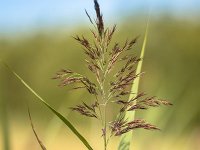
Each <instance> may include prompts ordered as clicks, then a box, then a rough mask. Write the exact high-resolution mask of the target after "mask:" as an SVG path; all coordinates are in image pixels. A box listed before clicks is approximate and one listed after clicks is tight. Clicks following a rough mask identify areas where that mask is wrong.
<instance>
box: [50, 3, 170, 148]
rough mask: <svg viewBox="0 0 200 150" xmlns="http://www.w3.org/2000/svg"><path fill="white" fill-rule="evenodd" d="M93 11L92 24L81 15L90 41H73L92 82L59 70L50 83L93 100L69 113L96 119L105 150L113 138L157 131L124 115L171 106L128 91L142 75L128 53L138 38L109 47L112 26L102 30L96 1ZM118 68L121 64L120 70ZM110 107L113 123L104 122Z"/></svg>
mask: <svg viewBox="0 0 200 150" xmlns="http://www.w3.org/2000/svg"><path fill="white" fill-rule="evenodd" d="M94 8H95V11H96V19H95V20H92V19H91V17H90V15H89V13H88V12H87V11H85V12H86V15H87V16H88V18H89V21H90V23H91V24H92V25H93V27H94V29H91V30H90V32H91V34H92V35H93V40H91V41H89V40H88V39H87V38H86V37H85V36H78V35H77V36H75V37H74V39H75V40H76V41H77V42H78V43H79V44H80V45H81V46H82V48H83V51H84V53H85V55H86V59H85V62H86V65H87V68H88V70H89V71H90V72H91V73H92V74H93V76H94V77H95V80H92V79H90V78H89V77H86V76H85V75H82V74H80V73H77V72H74V71H72V70H71V69H62V70H60V71H59V72H57V74H56V76H55V77H54V78H53V79H58V80H60V84H59V86H61V87H64V86H67V85H71V84H74V85H76V86H75V87H74V88H73V89H74V90H78V89H86V90H87V92H88V93H89V94H90V95H92V96H93V97H94V101H93V103H90V104H88V103H87V102H83V103H82V104H79V105H76V106H75V107H72V108H71V109H72V110H73V111H76V112H78V113H79V114H81V115H82V116H85V117H90V118H94V119H97V120H98V121H99V122H100V123H101V124H102V128H101V130H102V138H103V141H104V149H105V150H106V149H107V147H108V143H109V141H110V139H111V138H112V137H113V136H122V135H124V134H125V133H128V132H131V131H133V130H135V129H138V128H143V129H147V130H159V128H158V127H156V126H155V125H152V124H150V123H148V122H146V121H145V120H144V119H133V120H130V119H129V118H127V117H125V116H126V115H125V114H127V113H133V112H134V111H136V110H146V109H148V108H149V107H158V106H160V105H166V106H169V105H172V104H171V103H170V102H168V101H166V100H163V99H159V98H157V97H155V96H150V97H149V96H147V95H146V94H145V93H144V92H139V93H133V91H134V89H131V86H133V84H135V81H136V79H138V78H140V76H141V75H142V74H143V72H137V71H136V70H137V65H138V63H139V62H141V61H142V58H140V57H137V56H136V55H134V54H133V53H132V49H133V47H134V45H135V43H136V42H137V39H138V38H137V37H136V38H133V39H132V40H126V41H125V43H124V44H123V45H120V44H119V43H118V42H114V43H115V44H114V46H112V44H111V43H112V39H113V35H114V33H115V31H116V25H114V26H113V27H111V28H106V27H105V25H104V20H103V15H102V13H101V10H100V6H99V3H98V1H97V0H94ZM130 51H131V52H130ZM118 64H121V65H120V67H119V65H118ZM116 70H117V71H116ZM109 77H112V78H109ZM137 84H139V83H137ZM134 86H135V85H134ZM136 86H138V85H136ZM128 95H130V98H129V99H128V98H127V96H128ZM136 102H137V103H136ZM110 104H111V105H113V107H116V105H119V107H120V109H119V111H118V114H116V119H115V120H108V119H107V115H108V111H109V110H108V105H110ZM121 143H122V144H121V145H120V147H124V148H123V149H127V148H126V147H129V146H127V145H125V146H124V144H125V143H123V140H122V142H121ZM119 149H121V148H119Z"/></svg>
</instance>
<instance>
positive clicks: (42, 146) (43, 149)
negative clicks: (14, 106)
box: [28, 107, 47, 150]
mask: <svg viewBox="0 0 200 150" xmlns="http://www.w3.org/2000/svg"><path fill="white" fill-rule="evenodd" d="M28 116H29V119H30V123H31V128H32V130H33V133H34V135H35V137H36V139H37V141H38V143H39V144H40V147H41V148H42V150H47V149H46V147H45V146H44V144H43V143H42V141H41V140H40V139H39V137H38V135H37V133H36V131H35V128H34V125H33V121H32V118H31V113H30V110H29V107H28Z"/></svg>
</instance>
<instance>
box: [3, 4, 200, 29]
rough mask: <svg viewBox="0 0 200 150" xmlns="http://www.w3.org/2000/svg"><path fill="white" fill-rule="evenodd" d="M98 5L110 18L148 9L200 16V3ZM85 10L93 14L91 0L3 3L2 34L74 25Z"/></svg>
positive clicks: (184, 15)
mask: <svg viewBox="0 0 200 150" xmlns="http://www.w3.org/2000/svg"><path fill="white" fill-rule="evenodd" d="M99 3H100V4H101V7H102V11H103V12H104V15H105V16H106V17H107V18H109V19H112V18H113V19H116V17H118V18H120V16H122V15H133V14H134V13H138V12H144V11H145V10H146V11H147V10H148V8H149V7H152V10H153V13H155V14H162V12H168V13H170V14H171V15H174V16H177V17H183V18H184V17H192V16H194V15H199V14H200V11H199V10H200V0H99ZM85 8H86V9H87V10H88V12H90V14H92V15H93V14H94V10H93V2H92V0H0V31H15V30H23V29H31V28H32V27H41V26H54V25H59V24H71V25H73V24H74V23H77V21H79V22H80V21H81V20H83V21H84V20H85V18H86V17H85V14H84V13H83V12H84V9H85ZM92 15H91V16H92ZM199 16H200V15H199Z"/></svg>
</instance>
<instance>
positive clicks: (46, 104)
mask: <svg viewBox="0 0 200 150" xmlns="http://www.w3.org/2000/svg"><path fill="white" fill-rule="evenodd" d="M0 62H1V63H2V64H3V65H4V66H5V67H6V68H7V69H8V70H9V71H10V72H11V73H12V74H13V75H14V76H15V77H16V78H17V79H18V80H19V81H20V82H21V83H22V84H23V85H24V86H25V87H26V88H27V89H28V90H29V91H30V92H31V93H32V94H34V95H35V96H36V97H37V98H38V100H39V101H40V102H42V103H43V104H44V105H45V106H46V107H47V108H49V109H50V110H51V111H52V112H53V113H54V114H55V115H56V116H57V117H58V118H59V119H60V120H62V121H63V123H64V124H65V125H67V126H68V127H69V129H70V130H71V131H72V132H73V133H74V134H75V135H76V136H77V137H78V138H79V139H80V140H81V141H82V142H83V144H84V145H85V146H86V147H87V148H88V149H89V150H93V149H92V147H91V146H90V144H89V143H88V142H87V140H86V139H85V138H84V137H83V136H82V135H81V134H80V133H79V132H78V131H77V129H76V128H75V127H74V126H73V125H72V124H71V122H70V121H69V120H67V119H66V118H65V117H64V116H63V115H62V114H60V113H59V112H57V111H56V110H55V109H54V108H52V107H51V106H50V105H49V104H48V103H47V102H46V101H45V100H44V99H43V98H42V97H41V96H40V95H39V94H37V93H36V92H35V91H34V90H33V89H32V88H31V87H30V86H29V85H28V84H27V83H26V82H25V81H24V80H23V79H22V78H21V77H20V76H19V75H18V74H17V73H16V72H14V71H13V70H12V69H11V68H10V67H9V66H8V65H7V64H6V63H5V62H3V61H2V60H0Z"/></svg>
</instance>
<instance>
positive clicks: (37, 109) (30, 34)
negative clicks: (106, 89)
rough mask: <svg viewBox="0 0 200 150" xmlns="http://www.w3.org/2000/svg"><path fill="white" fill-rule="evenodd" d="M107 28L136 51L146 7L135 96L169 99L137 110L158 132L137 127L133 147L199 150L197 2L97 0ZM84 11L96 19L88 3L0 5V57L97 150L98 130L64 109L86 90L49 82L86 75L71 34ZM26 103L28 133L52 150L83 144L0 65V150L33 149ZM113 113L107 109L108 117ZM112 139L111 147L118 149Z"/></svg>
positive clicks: (81, 30)
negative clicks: (68, 72) (67, 74)
mask: <svg viewBox="0 0 200 150" xmlns="http://www.w3.org/2000/svg"><path fill="white" fill-rule="evenodd" d="M99 3H100V5H101V8H102V11H103V14H104V19H105V23H106V25H107V26H111V25H113V24H117V31H116V34H115V38H114V40H117V41H119V42H120V43H122V42H124V41H125V40H126V39H127V38H129V39H130V38H132V37H136V36H140V38H139V41H138V43H137V44H136V46H135V47H134V49H133V53H136V54H139V53H140V50H141V47H142V41H143V37H144V32H145V27H146V22H147V18H148V13H149V10H151V16H150V26H149V36H148V41H147V47H146V53H145V58H144V66H143V71H145V72H146V74H145V75H144V77H143V78H142V80H141V84H140V91H145V92H146V93H148V94H149V95H156V96H158V97H160V98H164V99H168V100H170V101H171V102H173V104H174V106H173V107H171V108H166V107H163V108H157V109H150V110H147V111H138V112H137V118H145V119H146V120H147V121H148V122H151V123H153V124H156V125H157V126H158V127H160V128H161V129H162V130H161V132H151V131H143V130H136V131H135V132H134V137H133V141H132V149H134V150H146V149H148V150H169V149H170V150H200V144H199V143H200V103H199V100H200V86H199V84H200V78H199V77H200V69H199V65H200V1H199V0H162V1H161V0H149V1H148V0H127V1H124V0H109V1H107V0H99ZM84 9H87V11H88V12H89V14H90V15H91V17H92V18H95V12H94V9H93V2H92V0H85V1H84V2H83V1H82V0H73V1H66V0H59V1H54V0H43V1H39V0H30V1H26V0H17V1H15V0H7V1H6V0H1V1H0V58H1V59H3V60H4V61H6V62H7V63H8V64H9V65H10V66H11V67H12V68H13V69H14V70H15V71H16V72H17V73H18V74H19V75H20V76H21V77H22V78H23V79H24V80H25V81H26V82H27V83H28V84H29V85H30V86H31V87H32V88H33V89H34V90H36V92H38V93H39V94H40V95H41V96H42V97H43V98H44V99H45V100H46V101H47V102H48V103H50V104H51V105H52V106H53V107H54V108H55V109H56V110H58V111H59V112H61V113H62V114H63V115H64V116H66V117H67V118H68V119H69V120H70V121H71V122H72V123H73V124H74V125H75V126H76V127H77V128H78V130H79V131H80V132H81V133H82V134H83V135H84V136H85V137H86V138H87V139H88V140H89V142H90V143H91V145H92V146H93V147H94V148H95V150H101V149H102V144H103V143H102V141H101V131H100V130H97V128H98V129H100V128H101V127H100V125H98V123H97V122H95V121H93V120H91V119H87V118H84V117H82V116H79V115H78V114H76V113H72V112H71V111H70V110H69V109H68V108H69V107H71V106H74V105H76V104H79V103H80V102H81V101H83V100H84V101H85V100H88V102H89V101H90V100H91V99H92V98H88V95H86V93H87V92H86V91H84V90H80V91H69V90H68V89H69V88H59V87H57V84H58V83H57V82H56V81H53V80H52V79H51V77H53V76H54V74H55V73H56V72H57V71H58V70H60V69H62V68H70V69H72V70H74V71H77V72H79V73H81V74H86V75H91V74H90V73H89V72H88V71H87V69H86V66H85V65H84V58H85V56H84V54H83V51H82V49H81V46H80V45H79V44H77V43H76V42H75V41H74V40H73V38H72V36H74V35H77V34H78V35H82V34H83V35H85V36H86V37H88V38H90V39H91V34H90V33H89V32H88V31H89V28H92V26H91V25H90V23H89V21H88V18H87V16H86V15H85V12H84ZM27 101H28V102H29V105H30V109H31V113H32V119H33V122H34V125H35V128H36V130H37V132H38V134H39V136H40V138H41V140H42V141H43V143H44V144H45V145H46V147H47V149H49V150H50V149H51V150H55V149H56V150H66V149H73V150H83V149H85V147H84V145H83V144H82V143H81V142H80V141H79V140H78V139H77V138H76V137H75V136H74V135H73V134H72V133H71V131H70V130H69V129H68V128H67V127H66V126H65V125H63V123H62V122H61V121H60V120H59V119H57V118H56V117H55V116H54V115H53V114H52V112H50V111H49V110H48V109H47V108H46V107H44V106H43V105H42V104H41V103H39V102H38V101H36V97H35V96H33V95H32V94H31V93H30V92H29V91H28V90H27V89H26V88H25V87H24V86H23V85H22V84H21V83H20V82H19V81H18V80H16V78H15V77H14V76H13V75H12V74H11V73H10V72H9V71H7V70H6V69H5V68H3V67H2V66H0V149H1V150H27V149H29V150H35V149H40V148H39V146H38V143H37V141H36V139H35V137H34V135H33V132H32V130H31V127H30V123H29V118H28V114H27V105H26V103H27ZM114 109H115V108H111V109H110V113H109V114H110V115H111V117H112V115H113V113H112V112H113V111H112V110H114ZM118 141H119V138H114V139H113V140H112V141H111V143H110V149H117V143H118Z"/></svg>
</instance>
